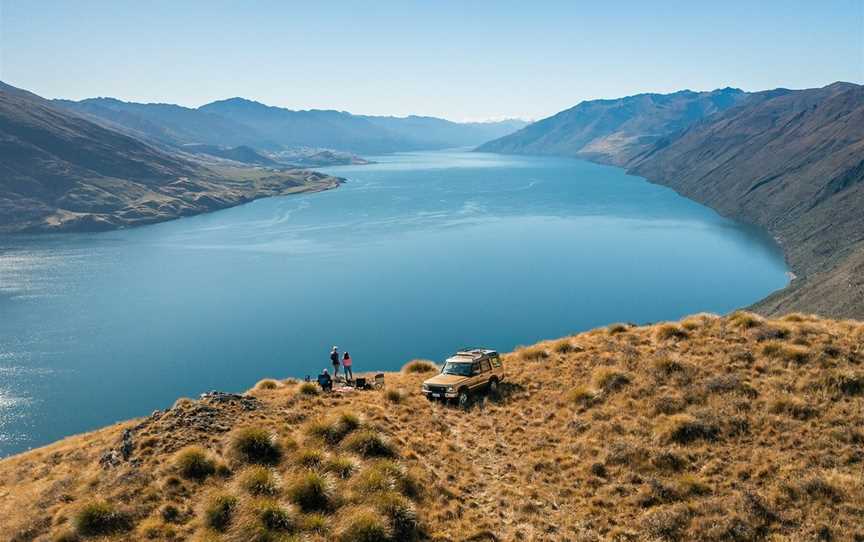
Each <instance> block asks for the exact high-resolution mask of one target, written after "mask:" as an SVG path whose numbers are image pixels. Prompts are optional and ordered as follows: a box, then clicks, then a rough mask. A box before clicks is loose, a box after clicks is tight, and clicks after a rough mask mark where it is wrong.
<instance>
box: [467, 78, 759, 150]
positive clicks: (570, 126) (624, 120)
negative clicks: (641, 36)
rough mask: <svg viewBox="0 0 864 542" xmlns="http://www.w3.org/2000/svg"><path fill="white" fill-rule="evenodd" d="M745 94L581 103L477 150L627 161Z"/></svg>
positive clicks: (687, 94) (726, 92) (685, 94)
mask: <svg viewBox="0 0 864 542" xmlns="http://www.w3.org/2000/svg"><path fill="white" fill-rule="evenodd" d="M746 96H747V93H745V92H744V91H742V90H740V89H735V88H724V89H718V90H714V91H711V92H693V91H690V90H682V91H680V92H675V93H673V94H637V95H635V96H627V97H625V98H618V99H614V100H591V101H586V102H581V103H580V104H578V105H576V106H575V107H572V108H570V109H567V110H565V111H562V112H560V113H558V114H556V115H553V116H551V117H549V118H546V119H543V120H540V121H538V122H535V123H533V124H531V125H529V126H527V127H525V128H523V129H521V130H519V131H518V132H515V133H513V134H510V135H507V136H504V137H502V138H500V139H497V140H494V141H490V142H488V143H485V144H484V145H481V146H480V147H479V148H478V149H477V150H478V151H483V152H498V153H504V154H548V155H558V156H576V157H580V158H587V159H589V160H595V161H598V162H602V163H606V164H612V165H623V164H626V163H627V162H628V161H629V160H630V159H632V158H633V157H634V156H636V155H638V154H641V153H642V152H644V151H645V150H647V149H649V148H651V147H652V146H653V145H654V144H655V143H656V142H657V141H658V140H660V139H662V138H664V137H666V136H669V135H671V134H674V133H676V132H678V131H680V130H682V129H684V128H686V127H687V126H689V125H691V124H693V123H694V122H696V121H698V120H701V119H702V118H704V117H707V116H709V115H712V114H714V113H717V112H718V111H723V110H725V109H727V108H729V107H732V106H733V105H736V104H738V103H740V102H741V101H743V100H744V99H745V98H746Z"/></svg>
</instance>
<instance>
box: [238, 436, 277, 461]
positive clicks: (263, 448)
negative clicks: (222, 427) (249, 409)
mask: <svg viewBox="0 0 864 542" xmlns="http://www.w3.org/2000/svg"><path fill="white" fill-rule="evenodd" d="M231 449H232V451H233V452H234V454H235V455H236V456H237V457H238V458H239V459H240V460H241V461H243V462H245V463H255V464H259V465H275V464H277V463H279V461H281V459H282V445H281V444H280V443H279V442H278V440H277V439H276V436H275V435H274V434H273V433H271V432H270V431H268V430H267V429H264V428H263V427H246V428H244V429H241V430H239V431H237V432H236V433H235V434H234V436H233V438H232V439H231Z"/></svg>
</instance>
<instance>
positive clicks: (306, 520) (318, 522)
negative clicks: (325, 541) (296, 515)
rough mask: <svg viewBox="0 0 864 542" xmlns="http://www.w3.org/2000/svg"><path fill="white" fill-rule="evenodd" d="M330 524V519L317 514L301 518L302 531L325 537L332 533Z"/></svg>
mask: <svg viewBox="0 0 864 542" xmlns="http://www.w3.org/2000/svg"><path fill="white" fill-rule="evenodd" d="M330 523H331V522H330V519H329V518H328V517H327V516H325V515H324V514H321V513H317V512H315V513H312V514H304V515H303V516H302V517H301V518H300V529H301V530H303V531H306V532H309V533H317V534H321V535H323V534H326V533H327V532H329V531H330ZM316 540H317V539H316Z"/></svg>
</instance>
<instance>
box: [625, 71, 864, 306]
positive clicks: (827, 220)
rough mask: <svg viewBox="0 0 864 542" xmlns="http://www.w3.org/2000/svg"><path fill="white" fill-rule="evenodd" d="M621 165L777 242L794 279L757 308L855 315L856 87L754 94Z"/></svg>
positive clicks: (860, 287)
mask: <svg viewBox="0 0 864 542" xmlns="http://www.w3.org/2000/svg"><path fill="white" fill-rule="evenodd" d="M630 165H631V166H633V171H634V172H635V173H636V174H638V175H642V176H644V177H647V178H648V179H651V180H653V181H656V182H658V183H660V184H664V185H667V186H670V187H672V188H674V189H675V190H676V191H678V192H680V193H681V194H683V195H685V196H687V197H688V198H691V199H694V200H696V201H699V202H701V203H704V204H706V205H708V206H710V207H712V208H714V209H716V210H718V211H719V212H720V213H721V214H724V215H726V216H731V217H733V218H736V219H738V220H743V221H745V222H749V223H751V224H757V225H759V226H762V227H763V228H765V229H766V230H768V231H770V232H771V233H772V234H773V235H774V236H776V237H777V238H778V239H779V240H780V242H781V244H782V245H783V249H784V251H785V253H786V257H787V259H788V261H789V263H790V265H791V267H792V269H793V270H794V271H795V273H796V274H797V275H798V279H797V280H795V281H793V283H792V284H791V286H790V287H789V288H786V289H785V290H783V291H781V292H778V293H777V294H775V295H773V296H771V297H770V298H769V299H767V300H766V301H765V302H763V303H761V304H760V305H759V306H758V307H759V309H760V310H765V311H766V312H770V313H774V314H778V313H779V314H782V313H785V312H789V311H795V310H805V311H808V312H817V313H819V314H822V315H826V316H832V317H852V318H859V319H862V318H864V281H862V274H861V272H860V271H861V270H862V269H864V213H862V211H861V209H862V204H864V182H862V181H864V86H861V85H854V84H850V83H835V84H833V85H829V86H827V87H824V88H817V89H807V90H800V91H769V92H762V93H757V94H754V95H752V96H751V97H750V98H749V99H748V100H747V101H746V102H744V104H743V105H740V106H738V107H734V108H731V109H728V110H727V111H725V112H723V113H720V114H718V115H715V116H713V117H710V118H709V119H706V120H705V121H703V122H701V123H699V124H696V125H695V126H693V127H691V128H690V129H689V130H687V131H686V132H685V133H684V134H683V135H681V136H680V137H678V138H676V139H673V140H672V141H671V142H668V144H667V145H665V146H664V145H660V146H658V147H657V148H656V149H655V150H654V151H652V152H651V153H649V154H648V155H647V156H643V157H640V158H637V159H636V160H635V161H634V162H631V164H630ZM829 284H830V287H828V285H829Z"/></svg>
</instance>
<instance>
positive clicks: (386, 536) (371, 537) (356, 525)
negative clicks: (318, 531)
mask: <svg viewBox="0 0 864 542" xmlns="http://www.w3.org/2000/svg"><path fill="white" fill-rule="evenodd" d="M392 539H393V530H392V529H391V528H390V525H388V524H387V521H385V520H384V518H383V517H382V516H381V514H380V513H379V512H378V511H376V510H374V509H371V508H359V509H355V510H353V511H352V512H351V513H349V514H348V516H347V517H346V518H345V520H344V521H343V523H342V525H341V527H340V529H339V531H338V532H337V534H336V540H338V542H386V541H388V540H392Z"/></svg>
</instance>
